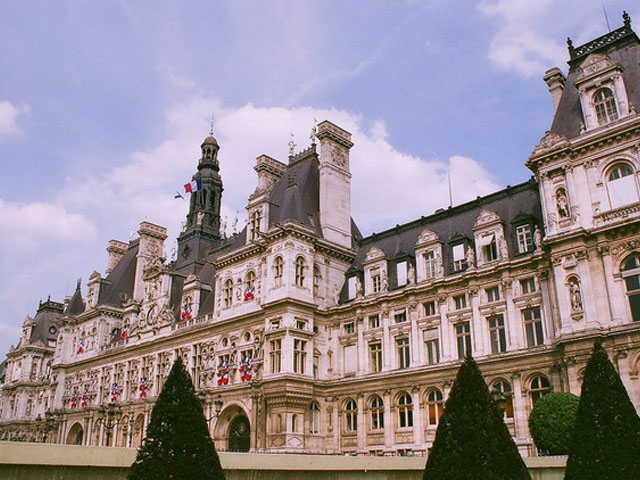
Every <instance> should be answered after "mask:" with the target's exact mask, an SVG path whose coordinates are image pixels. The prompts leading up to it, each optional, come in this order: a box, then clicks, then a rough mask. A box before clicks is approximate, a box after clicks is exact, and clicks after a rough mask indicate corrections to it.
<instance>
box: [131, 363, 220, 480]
mask: <svg viewBox="0 0 640 480" xmlns="http://www.w3.org/2000/svg"><path fill="white" fill-rule="evenodd" d="M127 478H128V479H129V480H163V479H174V480H193V479H197V480H224V478H225V477H224V474H223V472H222V467H221V466H220V460H219V459H218V454H217V453H216V450H215V447H214V445H213V441H212V440H211V437H210V436H209V431H208V429H207V421H206V419H205V417H204V414H203V413H202V406H201V404H200V400H198V398H197V397H196V395H195V390H194V388H193V384H192V383H191V377H189V374H188V373H187V371H186V369H185V368H184V364H183V363H182V360H181V359H180V357H178V359H177V360H176V361H175V363H174V364H173V367H172V368H171V372H170V373H169V376H168V377H167V381H166V383H165V385H164V388H163V389H162V392H161V393H160V395H159V396H158V401H157V402H156V404H155V406H154V407H153V411H152V412H151V421H150V422H149V426H148V428H147V436H146V438H145V440H144V442H143V445H142V447H140V450H138V457H137V458H136V461H135V462H134V463H133V465H131V468H130V469H129V473H128V476H127Z"/></svg>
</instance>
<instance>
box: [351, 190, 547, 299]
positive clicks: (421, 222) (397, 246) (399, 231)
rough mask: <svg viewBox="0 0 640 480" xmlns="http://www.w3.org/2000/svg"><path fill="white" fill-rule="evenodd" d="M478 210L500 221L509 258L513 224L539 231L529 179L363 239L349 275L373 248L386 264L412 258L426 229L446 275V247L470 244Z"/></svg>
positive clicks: (513, 242)
mask: <svg viewBox="0 0 640 480" xmlns="http://www.w3.org/2000/svg"><path fill="white" fill-rule="evenodd" d="M482 210H489V211H492V212H495V213H496V214H497V215H498V216H499V217H500V219H501V221H502V223H503V226H504V234H505V239H506V242H507V249H508V252H509V256H510V258H513V257H516V256H518V255H519V253H518V251H517V245H516V237H515V226H516V225H517V224H521V223H525V221H526V220H527V219H528V220H530V221H532V223H535V224H537V225H538V227H539V228H540V230H541V231H542V211H541V208H540V198H539V193H538V185H537V184H536V182H535V181H534V180H533V179H531V180H529V181H528V182H525V183H521V184H519V185H516V186H513V187H507V188H506V189H504V190H500V191H498V192H495V193H492V194H490V195H487V196H485V197H479V198H477V199H476V200H473V201H471V202H468V203H465V204H462V205H459V206H456V207H453V208H448V209H446V210H443V211H440V212H437V213H435V214H433V215H430V216H428V217H422V218H420V219H418V220H415V221H413V222H410V223H407V224H404V225H398V226H396V227H395V228H393V229H390V230H386V231H384V232H382V233H378V234H373V235H370V236H368V237H365V238H363V239H362V241H361V242H360V246H359V249H358V253H357V256H356V259H355V260H354V262H353V264H352V266H351V267H350V269H349V272H353V270H354V269H355V270H358V271H361V270H362V269H363V262H364V260H365V257H366V255H367V253H368V252H369V250H370V249H371V248H373V247H377V248H379V249H380V250H382V251H383V252H384V254H385V256H386V260H387V262H389V261H392V260H394V259H400V258H402V257H404V258H407V257H413V256H415V244H416V241H417V240H418V236H419V235H420V233H421V232H422V231H423V230H425V229H426V230H431V231H432V232H434V233H435V234H436V235H437V236H438V238H439V239H440V241H441V242H442V243H443V244H444V248H443V262H444V263H443V264H444V266H445V274H450V273H451V272H452V267H453V261H452V259H451V249H450V248H448V244H450V243H451V241H456V240H460V239H466V240H467V241H469V242H472V241H473V238H474V235H473V226H474V225H475V223H476V220H477V218H478V215H479V214H480V212H481V211H482ZM387 271H388V274H389V288H390V289H393V288H395V287H396V286H397V279H396V276H395V269H394V268H389V269H387ZM340 300H341V302H344V301H346V300H347V287H346V282H345V284H344V285H343V288H342V290H341V294H340Z"/></svg>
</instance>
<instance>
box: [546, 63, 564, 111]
mask: <svg viewBox="0 0 640 480" xmlns="http://www.w3.org/2000/svg"><path fill="white" fill-rule="evenodd" d="M542 79H543V80H544V81H545V83H546V84H547V86H548V87H549V92H550V93H551V101H552V102H553V113H556V110H558V104H559V103H560V97H561V96H562V92H563V90H564V83H565V82H566V80H567V77H565V76H564V73H562V72H561V71H560V69H559V68H558V67H553V68H552V69H550V70H547V71H546V72H545V74H544V77H542Z"/></svg>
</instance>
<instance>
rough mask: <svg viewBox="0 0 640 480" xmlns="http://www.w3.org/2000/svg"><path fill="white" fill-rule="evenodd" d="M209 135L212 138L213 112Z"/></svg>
mask: <svg viewBox="0 0 640 480" xmlns="http://www.w3.org/2000/svg"><path fill="white" fill-rule="evenodd" d="M209 135H211V136H213V111H212V112H211V129H210V130H209Z"/></svg>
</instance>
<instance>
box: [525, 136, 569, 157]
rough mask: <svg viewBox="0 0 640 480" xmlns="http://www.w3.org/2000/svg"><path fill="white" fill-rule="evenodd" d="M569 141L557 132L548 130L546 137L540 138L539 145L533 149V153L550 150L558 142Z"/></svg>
mask: <svg viewBox="0 0 640 480" xmlns="http://www.w3.org/2000/svg"><path fill="white" fill-rule="evenodd" d="M565 141H567V139H566V138H565V137H563V136H562V135H558V134H556V133H551V132H547V133H545V135H544V137H542V138H541V139H540V142H538V145H536V147H535V148H534V149H533V155H535V154H537V153H540V152H542V151H543V150H549V149H550V148H552V147H555V146H556V145H557V144H559V143H562V142H565Z"/></svg>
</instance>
